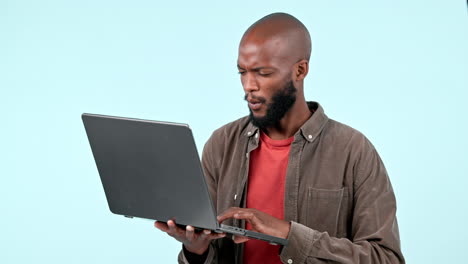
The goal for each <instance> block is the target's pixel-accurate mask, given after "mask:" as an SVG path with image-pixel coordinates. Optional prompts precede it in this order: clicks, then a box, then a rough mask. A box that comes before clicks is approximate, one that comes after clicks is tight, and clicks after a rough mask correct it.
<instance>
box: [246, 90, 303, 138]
mask: <svg viewBox="0 0 468 264" xmlns="http://www.w3.org/2000/svg"><path fill="white" fill-rule="evenodd" d="M296 92H297V89H296V87H294V83H293V82H292V81H289V82H288V83H287V84H286V85H285V86H284V88H283V89H281V90H279V91H278V92H277V93H275V94H274V95H273V96H272V98H271V103H270V104H268V105H267V111H266V114H265V116H264V117H255V116H254V115H253V113H252V110H251V109H250V108H249V111H250V115H249V117H250V121H251V122H252V124H253V125H254V126H256V127H258V128H260V129H262V130H264V129H265V128H268V127H276V126H278V125H279V122H280V121H281V119H283V117H284V115H286V113H287V112H288V111H289V110H290V109H291V107H292V106H293V105H294V103H295V102H296ZM246 98H247V97H246Z"/></svg>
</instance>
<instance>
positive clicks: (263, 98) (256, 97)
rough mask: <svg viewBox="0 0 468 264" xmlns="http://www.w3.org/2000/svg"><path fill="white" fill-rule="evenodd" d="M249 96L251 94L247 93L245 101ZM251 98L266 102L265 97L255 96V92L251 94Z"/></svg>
mask: <svg viewBox="0 0 468 264" xmlns="http://www.w3.org/2000/svg"><path fill="white" fill-rule="evenodd" d="M247 98H249V94H245V95H244V100H245V101H247ZM250 98H251V99H253V100H257V101H259V102H260V103H265V102H266V99H265V97H261V96H255V95H253V94H250Z"/></svg>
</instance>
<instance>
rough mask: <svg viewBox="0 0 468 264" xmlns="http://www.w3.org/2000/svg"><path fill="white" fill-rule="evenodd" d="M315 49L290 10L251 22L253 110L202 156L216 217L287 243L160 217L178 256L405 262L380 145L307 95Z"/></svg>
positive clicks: (246, 41)
mask: <svg viewBox="0 0 468 264" xmlns="http://www.w3.org/2000/svg"><path fill="white" fill-rule="evenodd" d="M310 54H311V40H310V36H309V33H308V31H307V29H306V28H305V26H304V25H303V24H302V23H301V22H300V21H299V20H297V19H296V18H294V17H293V16H291V15H288V14H284V13H275V14H271V15H268V16H266V17H264V18H262V19H260V20H259V21H257V22H256V23H254V24H253V25H252V26H251V27H250V28H249V29H248V30H247V31H246V32H245V34H244V36H243V37H242V40H241V42H240V45H239V55H238V69H239V73H240V77H241V82H242V86H243V88H244V91H245V99H246V100H247V102H248V107H249V109H250V115H249V116H248V117H244V118H241V119H239V120H236V121H234V122H232V123H229V124H227V125H225V126H223V127H221V128H219V129H218V130H216V131H215V132H214V133H213V135H212V136H211V138H210V139H209V140H208V142H207V143H206V145H205V148H204V150H203V158H202V164H203V168H204V172H205V177H206V181H207V184H208V187H209V191H210V194H211V196H212V198H213V201H214V204H215V207H216V209H217V211H218V212H223V213H222V214H221V215H220V216H218V220H219V221H220V222H223V221H224V222H225V223H226V224H229V225H237V226H241V227H245V228H247V229H251V230H254V231H256V232H260V233H265V234H268V235H272V236H277V237H281V238H287V239H288V241H289V243H288V245H287V246H285V247H279V246H273V245H269V244H268V243H265V242H263V241H259V240H254V239H251V240H249V239H247V238H245V237H234V238H228V237H226V235H225V234H215V233H210V231H208V230H205V231H203V232H201V233H197V232H195V231H194V228H193V227H191V226H187V227H186V229H182V228H179V227H177V226H176V225H175V223H174V222H173V221H168V223H167V224H166V223H161V222H156V223H155V226H156V227H157V228H159V229H161V230H163V231H164V232H167V233H168V234H169V235H170V236H173V237H174V238H176V239H177V240H179V241H181V242H182V243H183V250H182V251H181V253H180V255H179V262H180V263H241V262H242V263H404V258H403V256H402V253H401V250H400V241H399V234H398V225H397V221H396V217H395V213H396V202H395V196H394V194H393V190H392V187H391V184H390V181H389V178H388V176H387V173H386V170H385V168H384V165H383V163H382V161H381V160H380V158H379V156H378V154H377V152H376V150H375V149H374V147H373V146H372V144H371V143H370V142H369V141H368V140H367V139H366V138H365V137H364V136H363V135H362V134H361V133H359V132H358V131H356V130H354V129H352V128H350V127H348V126H346V125H344V124H341V123H339V122H336V121H334V120H332V119H329V118H328V117H327V116H326V115H325V113H324V110H323V108H322V107H321V106H320V105H319V104H318V103H316V102H306V100H305V97H304V87H303V86H304V78H305V77H306V76H307V73H308V70H309V58H310Z"/></svg>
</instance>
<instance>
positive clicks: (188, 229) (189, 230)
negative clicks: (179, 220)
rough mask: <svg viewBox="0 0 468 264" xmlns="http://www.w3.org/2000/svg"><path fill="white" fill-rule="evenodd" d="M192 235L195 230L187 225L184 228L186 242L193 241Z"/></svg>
mask: <svg viewBox="0 0 468 264" xmlns="http://www.w3.org/2000/svg"><path fill="white" fill-rule="evenodd" d="M194 233H195V228H193V226H189V225H188V226H187V227H186V228H185V238H187V240H188V241H193V238H194Z"/></svg>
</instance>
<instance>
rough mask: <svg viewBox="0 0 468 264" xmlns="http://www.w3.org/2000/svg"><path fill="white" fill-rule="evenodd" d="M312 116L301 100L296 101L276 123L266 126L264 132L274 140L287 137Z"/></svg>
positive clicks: (304, 102) (305, 103)
mask: <svg viewBox="0 0 468 264" xmlns="http://www.w3.org/2000/svg"><path fill="white" fill-rule="evenodd" d="M310 116H312V112H311V111H310V109H309V107H308V106H307V102H306V101H305V100H304V99H303V100H299V101H296V103H295V104H294V105H293V107H292V108H291V109H290V110H289V111H288V112H287V113H286V115H285V116H284V117H283V118H282V119H281V120H280V122H279V123H278V125H276V126H274V127H268V128H266V129H265V130H264V132H265V133H266V134H267V135H268V137H270V138H271V139H274V140H281V139H287V138H290V137H292V136H294V134H296V132H297V131H298V130H299V128H301V126H302V125H303V124H304V123H305V122H306V121H307V120H308V119H309V118H310Z"/></svg>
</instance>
